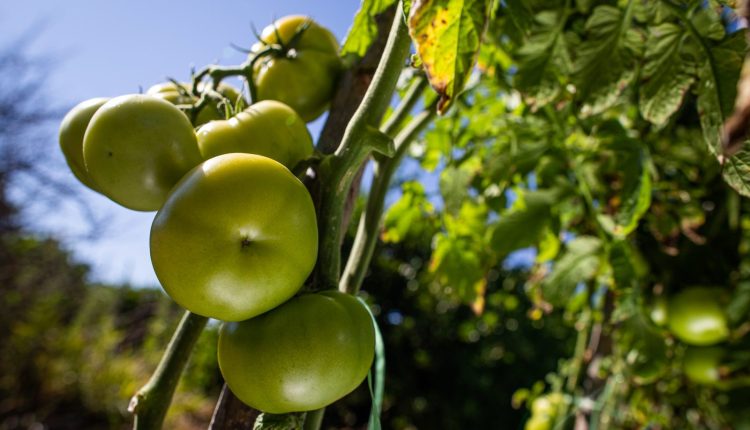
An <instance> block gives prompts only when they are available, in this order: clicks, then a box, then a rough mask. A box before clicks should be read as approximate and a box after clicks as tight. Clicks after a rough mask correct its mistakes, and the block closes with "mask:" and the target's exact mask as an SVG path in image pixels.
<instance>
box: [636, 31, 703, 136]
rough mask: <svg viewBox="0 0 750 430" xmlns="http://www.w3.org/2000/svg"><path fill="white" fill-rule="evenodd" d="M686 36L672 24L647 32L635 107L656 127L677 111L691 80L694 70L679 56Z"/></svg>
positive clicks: (691, 82) (692, 79)
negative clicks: (637, 101)
mask: <svg viewBox="0 0 750 430" xmlns="http://www.w3.org/2000/svg"><path fill="white" fill-rule="evenodd" d="M687 37H688V35H686V34H685V31H684V29H683V28H682V27H680V26H678V25H676V24H673V23H664V24H661V25H658V26H655V27H651V28H650V29H649V38H648V43H647V44H646V46H647V48H646V58H645V65H644V66H643V71H642V79H643V81H644V82H643V83H642V84H641V87H640V100H639V105H640V109H641V114H642V115H643V117H644V118H646V119H647V120H649V121H651V122H652V123H654V124H656V125H663V124H664V123H666V122H667V121H668V120H669V118H670V117H671V116H672V114H674V113H675V112H676V111H677V109H679V108H680V106H681V105H682V101H683V99H684V98H685V94H686V93H687V91H688V90H689V89H690V87H691V85H692V84H693V82H694V81H695V74H694V71H693V70H691V68H690V67H689V65H688V63H687V62H686V61H685V60H684V59H683V58H682V57H681V55H680V54H681V51H682V46H683V44H684V43H685V39H686V38H687Z"/></svg>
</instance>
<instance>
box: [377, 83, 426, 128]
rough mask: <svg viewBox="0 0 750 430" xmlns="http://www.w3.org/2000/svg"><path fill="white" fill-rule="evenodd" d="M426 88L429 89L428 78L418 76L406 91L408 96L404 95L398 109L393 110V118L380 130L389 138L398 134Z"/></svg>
mask: <svg viewBox="0 0 750 430" xmlns="http://www.w3.org/2000/svg"><path fill="white" fill-rule="evenodd" d="M425 88H427V78H426V77H425V76H424V75H422V74H420V75H417V77H416V78H415V79H414V81H413V82H412V83H411V85H410V86H409V89H407V90H406V94H404V97H403V98H402V99H401V102H400V103H399V104H398V106H396V109H394V110H393V113H392V114H391V116H389V117H388V119H386V121H385V123H384V124H383V126H382V127H380V130H381V131H382V132H383V133H385V134H387V135H388V136H393V135H394V134H396V132H398V130H399V128H400V127H401V125H402V124H403V122H404V120H405V119H406V117H407V116H408V115H409V113H411V111H412V109H414V105H416V104H417V101H419V97H420V96H421V95H422V93H423V92H424V90H425Z"/></svg>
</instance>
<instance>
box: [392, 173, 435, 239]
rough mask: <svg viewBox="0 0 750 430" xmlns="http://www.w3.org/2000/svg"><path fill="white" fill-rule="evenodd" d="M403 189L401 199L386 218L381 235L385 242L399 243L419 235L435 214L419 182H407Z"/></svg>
mask: <svg viewBox="0 0 750 430" xmlns="http://www.w3.org/2000/svg"><path fill="white" fill-rule="evenodd" d="M402 188H403V194H402V195H401V198H400V199H399V200H398V201H397V202H396V203H394V204H393V205H392V206H391V207H390V208H389V209H388V212H387V213H386V215H385V217H384V220H383V233H382V234H381V239H382V240H383V241H384V242H392V243H398V242H401V241H403V240H404V239H406V238H407V237H410V236H411V235H412V234H418V233H419V232H420V229H421V228H422V227H424V225H425V219H429V215H430V214H432V212H433V207H432V203H430V201H429V200H428V199H427V196H426V194H425V192H424V188H423V187H422V185H421V184H420V183H419V182H406V183H405V184H403V187H402Z"/></svg>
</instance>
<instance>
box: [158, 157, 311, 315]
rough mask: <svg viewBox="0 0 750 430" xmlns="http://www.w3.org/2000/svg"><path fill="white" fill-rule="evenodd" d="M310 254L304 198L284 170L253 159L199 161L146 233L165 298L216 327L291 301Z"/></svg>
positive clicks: (306, 197) (302, 190)
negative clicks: (219, 322) (212, 321)
mask: <svg viewBox="0 0 750 430" xmlns="http://www.w3.org/2000/svg"><path fill="white" fill-rule="evenodd" d="M317 253H318V228H317V222H316V219H315V208H314V207H313V203H312V199H311V198H310V194H309V193H308V192H307V189H306V188H305V186H304V185H302V183H301V182H300V181H299V180H298V179H297V178H296V177H295V176H294V175H293V174H292V173H291V172H290V171H289V170H288V169H287V168H286V167H284V166H283V165H281V164H279V163H278V162H276V161H274V160H272V159H270V158H267V157H263V156H260V155H252V154H237V153H234V154H225V155H220V156H218V157H214V158H212V159H210V160H208V161H205V162H204V163H203V164H201V165H199V166H198V167H196V168H195V169H193V170H192V171H191V172H190V173H188V174H187V175H185V177H184V178H182V180H181V181H180V182H179V183H178V184H177V185H176V186H175V187H174V190H173V191H172V192H171V193H170V194H169V198H167V201H166V202H165V203H164V206H163V207H162V208H161V210H160V211H159V212H158V213H157V214H156V217H155V218H154V222H153V225H152V226H151V261H152V263H153V265H154V271H155V272H156V276H157V277H158V278H159V281H161V283H162V286H163V287H164V290H165V291H166V292H167V294H169V296H170V297H172V299H174V301H175V302H177V303H178V304H179V305H181V306H182V307H184V308H185V309H188V310H189V311H191V312H194V313H196V314H199V315H204V316H207V317H212V318H216V319H219V320H224V321H241V320H244V319H247V318H251V317H254V316H256V315H258V314H261V313H263V312H266V311H268V310H270V309H273V308H275V307H276V306H278V305H280V304H281V303H283V302H285V301H286V300H288V299H289V298H291V297H292V296H293V295H294V294H295V293H296V292H297V291H298V290H299V289H300V287H301V286H302V284H303V283H304V281H305V279H306V278H307V276H308V275H309V274H310V272H311V271H312V268H313V266H314V265H315V260H316V259H317Z"/></svg>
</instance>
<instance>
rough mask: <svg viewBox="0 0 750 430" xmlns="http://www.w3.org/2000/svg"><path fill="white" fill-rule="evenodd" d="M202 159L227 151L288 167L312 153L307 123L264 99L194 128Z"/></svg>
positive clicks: (280, 105) (287, 107)
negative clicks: (242, 153) (260, 156)
mask: <svg viewBox="0 0 750 430" xmlns="http://www.w3.org/2000/svg"><path fill="white" fill-rule="evenodd" d="M198 147H199V148H200V151H201V155H202V156H203V159H204V160H208V159H209V158H212V157H216V156H217V155H221V154H228V153H230V152H246V153H249V154H258V155H263V156H266V157H269V158H273V159H274V160H276V161H278V162H279V163H281V164H283V165H285V166H286V167H287V168H289V169H292V168H294V166H296V165H297V163H299V162H300V161H302V160H305V159H307V158H308V157H310V155H312V153H313V143H312V137H310V133H309V132H308V131H307V126H305V122H304V121H303V120H302V118H300V117H299V115H297V112H295V111H294V110H293V109H292V108H290V107H289V106H287V105H285V104H284V103H281V102H277V101H274V100H264V101H261V102H258V103H255V104H254V105H252V106H250V107H249V108H247V109H245V110H244V111H242V112H240V113H238V114H237V115H235V116H234V117H232V118H230V119H228V120H226V121H211V122H209V123H208V124H206V125H204V126H203V127H201V128H200V129H198Z"/></svg>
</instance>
